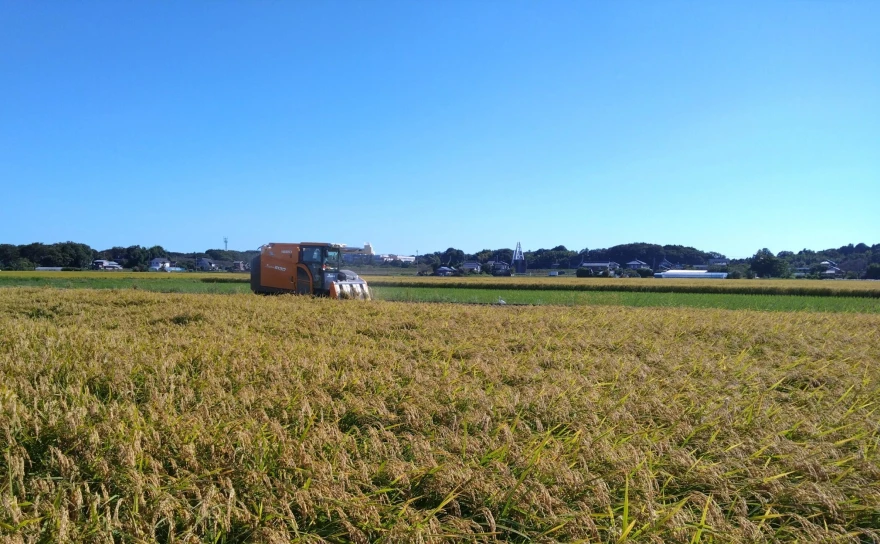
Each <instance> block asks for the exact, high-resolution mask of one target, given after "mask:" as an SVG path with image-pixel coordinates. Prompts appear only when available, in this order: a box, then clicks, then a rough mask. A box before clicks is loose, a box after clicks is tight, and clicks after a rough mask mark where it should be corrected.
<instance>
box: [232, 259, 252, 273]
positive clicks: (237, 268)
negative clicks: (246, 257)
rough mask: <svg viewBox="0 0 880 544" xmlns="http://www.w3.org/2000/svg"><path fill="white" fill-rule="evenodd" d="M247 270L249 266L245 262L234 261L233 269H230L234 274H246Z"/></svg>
mask: <svg viewBox="0 0 880 544" xmlns="http://www.w3.org/2000/svg"><path fill="white" fill-rule="evenodd" d="M247 269H248V267H247V264H245V262H244V261H232V268H230V270H232V271H233V272H244V271H245V270H247Z"/></svg>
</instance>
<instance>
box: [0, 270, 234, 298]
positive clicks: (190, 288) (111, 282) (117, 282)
mask: <svg viewBox="0 0 880 544" xmlns="http://www.w3.org/2000/svg"><path fill="white" fill-rule="evenodd" d="M249 277H250V276H249V275H248V274H230V273H199V272H186V273H168V272H98V271H95V272H0V287H54V288H57V289H83V288H85V289H142V290H144V291H158V292H163V293H217V294H222V293H245V292H250V286H249V284H248V283H247V282H248V278H249Z"/></svg>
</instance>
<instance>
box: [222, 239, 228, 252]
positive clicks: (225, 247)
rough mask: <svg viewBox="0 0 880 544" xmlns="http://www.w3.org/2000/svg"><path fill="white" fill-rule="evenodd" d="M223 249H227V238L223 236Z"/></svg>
mask: <svg viewBox="0 0 880 544" xmlns="http://www.w3.org/2000/svg"><path fill="white" fill-rule="evenodd" d="M223 250H224V251H229V238H227V237H225V236H224V237H223Z"/></svg>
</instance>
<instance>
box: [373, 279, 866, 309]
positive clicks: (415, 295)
mask: <svg viewBox="0 0 880 544" xmlns="http://www.w3.org/2000/svg"><path fill="white" fill-rule="evenodd" d="M371 289H372V290H373V295H374V296H375V297H376V298H377V299H380V300H395V301H406V302H449V303H470V304H496V303H498V301H499V300H503V301H504V302H505V303H506V304H532V305H547V304H551V305H562V306H586V305H590V306H595V305H601V306H636V307H691V308H726V309H729V310H763V311H783V312H793V311H810V312H857V313H880V299H876V298H866V297H844V296H819V297H817V296H789V295H755V294H751V295H741V294H737V293H699V292H698V293H680V292H674V293H663V292H660V293H658V292H651V291H638V292H626V291H576V290H546V289H545V290H540V289H538V290H532V289H473V288H468V289H462V288H456V287H384V286H381V285H379V286H372V287H371Z"/></svg>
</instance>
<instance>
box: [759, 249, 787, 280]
mask: <svg viewBox="0 0 880 544" xmlns="http://www.w3.org/2000/svg"><path fill="white" fill-rule="evenodd" d="M749 267H750V268H751V269H752V271H753V272H754V273H755V274H756V275H758V276H761V277H762V278H782V277H785V276H787V275H788V263H786V262H785V261H783V260H782V259H780V258H779V257H777V256H776V255H774V254H773V252H771V251H770V250H769V249H767V248H764V249H761V250H759V251H758V252H757V253H755V255H754V256H753V257H752V258H751V260H750V261H749Z"/></svg>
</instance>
